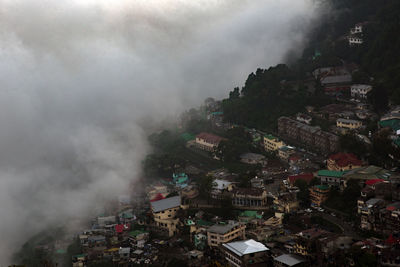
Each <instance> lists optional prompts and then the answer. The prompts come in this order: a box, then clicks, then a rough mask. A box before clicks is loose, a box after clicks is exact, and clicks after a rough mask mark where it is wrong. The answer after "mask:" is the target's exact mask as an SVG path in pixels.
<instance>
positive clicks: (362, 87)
mask: <svg viewBox="0 0 400 267" xmlns="http://www.w3.org/2000/svg"><path fill="white" fill-rule="evenodd" d="M371 90H372V85H368V84H353V85H352V86H351V87H350V92H351V97H356V98H362V99H366V98H367V95H368V93H369V92H370V91H371Z"/></svg>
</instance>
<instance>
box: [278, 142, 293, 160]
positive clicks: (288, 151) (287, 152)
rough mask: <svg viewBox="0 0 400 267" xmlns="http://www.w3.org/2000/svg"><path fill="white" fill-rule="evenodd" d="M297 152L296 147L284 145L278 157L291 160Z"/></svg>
mask: <svg viewBox="0 0 400 267" xmlns="http://www.w3.org/2000/svg"><path fill="white" fill-rule="evenodd" d="M294 153H296V150H295V148H294V147H291V146H283V147H281V148H279V150H278V157H279V158H280V159H281V160H283V161H286V162H287V161H289V157H290V156H291V155H293V154H294Z"/></svg>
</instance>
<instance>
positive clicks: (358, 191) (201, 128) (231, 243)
mask: <svg viewBox="0 0 400 267" xmlns="http://www.w3.org/2000/svg"><path fill="white" fill-rule="evenodd" d="M366 25H368V23H367V22H359V23H357V24H355V25H354V26H353V27H352V28H350V29H348V33H347V34H346V35H345V36H343V38H344V40H346V42H348V46H350V47H351V48H355V47H357V46H360V45H362V44H363V38H364V37H365V34H364V28H365V27H366ZM320 56H321V55H320V53H319V52H318V51H316V52H315V54H314V57H315V58H318V57H320ZM358 71H359V66H358V65H357V64H355V63H349V62H346V61H345V60H343V62H342V63H341V65H340V66H329V65H326V66H322V67H318V68H316V69H314V70H313V71H312V72H310V73H308V75H307V77H305V78H304V79H303V80H302V83H303V85H304V84H306V85H307V86H306V89H304V90H305V91H308V92H309V93H310V94H312V93H313V92H314V91H315V90H320V92H321V93H322V94H323V99H328V102H327V103H325V102H324V103H318V104H316V105H306V106H304V107H303V108H302V110H300V111H297V112H295V113H292V114H286V113H282V114H279V116H278V117H277V118H276V119H275V120H274V122H273V123H271V125H270V127H268V128H262V129H259V128H255V127H249V126H248V125H243V124H238V123H237V122H235V121H232V120H230V119H229V118H227V115H226V113H227V109H225V108H224V107H225V106H224V105H225V103H226V100H222V99H221V100H216V99H213V98H208V99H206V100H205V101H204V103H203V104H202V105H201V106H200V107H199V108H197V109H192V110H190V111H188V112H185V113H184V114H182V116H181V118H180V120H179V123H177V125H176V127H174V129H169V130H164V131H160V132H157V133H154V134H153V135H152V136H150V137H149V140H150V143H151V145H152V146H153V148H154V153H153V154H151V155H149V156H148V157H147V158H146V160H145V161H144V162H143V169H144V171H143V177H142V178H141V179H140V188H138V187H136V188H135V189H134V190H132V192H131V194H127V195H120V196H118V198H117V200H116V202H115V203H112V205H110V207H108V208H107V209H105V210H104V213H102V214H98V216H96V217H94V218H93V220H92V221H91V223H90V224H89V225H87V229H82V231H80V232H79V233H76V234H75V235H72V236H69V237H67V239H68V240H69V241H71V242H73V243H74V250H72V248H71V246H70V245H69V246H68V242H64V243H58V242H57V241H51V242H50V243H47V244H40V245H37V247H36V248H35V249H37V250H40V251H42V252H43V253H48V254H52V255H56V256H54V258H53V259H55V261H56V260H57V257H60V258H61V257H63V256H64V255H69V254H68V253H70V252H71V251H73V252H74V254H73V255H70V256H71V258H70V261H71V264H72V266H73V267H84V266H234V267H239V266H279V267H280V266H282V267H283V266H324V265H326V266H400V167H399V166H400V153H399V151H400V106H397V105H394V104H392V103H389V106H388V107H389V108H388V109H387V110H386V111H385V112H384V113H380V112H378V111H377V110H376V109H374V106H373V104H372V103H371V101H370V100H371V99H370V98H371V94H372V92H373V91H374V90H375V88H374V87H373V83H372V80H373V79H372V77H370V78H371V79H368V80H370V81H371V83H368V82H366V83H359V81H355V79H354V76H355V74H356V73H357V72H358ZM368 80H367V81H368ZM297 84H298V81H290V80H282V81H280V86H281V87H280V88H279V90H282V92H283V91H284V90H286V89H285V88H287V87H288V86H290V87H291V88H292V89H293V88H296V86H297ZM293 90H294V91H296V89H293ZM299 90H300V89H299ZM234 93H235V91H234V92H233V93H232V95H234ZM282 94H283V93H282ZM243 97H245V96H244V94H243V93H240V92H239V93H238V95H237V96H232V97H231V101H234V100H235V99H241V98H243ZM228 112H229V111H228ZM384 146H385V147H384ZM380 149H381V150H382V149H384V151H383V152H382V151H381V150H380ZM374 151H375V152H374ZM380 152H381V153H382V156H381V154H379V153H380ZM96 264H98V265H96ZM100 264H104V265H100ZM49 266H50V265H49Z"/></svg>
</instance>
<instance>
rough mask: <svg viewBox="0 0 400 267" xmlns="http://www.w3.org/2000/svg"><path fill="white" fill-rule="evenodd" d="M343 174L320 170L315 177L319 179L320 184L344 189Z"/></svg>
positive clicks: (341, 172)
mask: <svg viewBox="0 0 400 267" xmlns="http://www.w3.org/2000/svg"><path fill="white" fill-rule="evenodd" d="M345 173H346V172H345V171H330V170H320V171H318V173H317V176H318V178H320V179H321V184H324V185H330V186H337V187H339V188H344V187H345V181H344V178H343V175H344V174H345Z"/></svg>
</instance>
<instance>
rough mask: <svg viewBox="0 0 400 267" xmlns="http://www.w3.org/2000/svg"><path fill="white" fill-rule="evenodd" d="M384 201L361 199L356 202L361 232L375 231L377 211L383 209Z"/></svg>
mask: <svg viewBox="0 0 400 267" xmlns="http://www.w3.org/2000/svg"><path fill="white" fill-rule="evenodd" d="M383 205H384V201H383V200H382V199H379V198H371V199H369V200H367V201H366V200H365V198H363V197H361V198H360V199H358V200H357V213H358V214H359V215H360V217H361V220H360V228H361V229H363V230H376V221H377V220H378V215H379V210H380V209H381V208H382V207H383Z"/></svg>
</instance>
